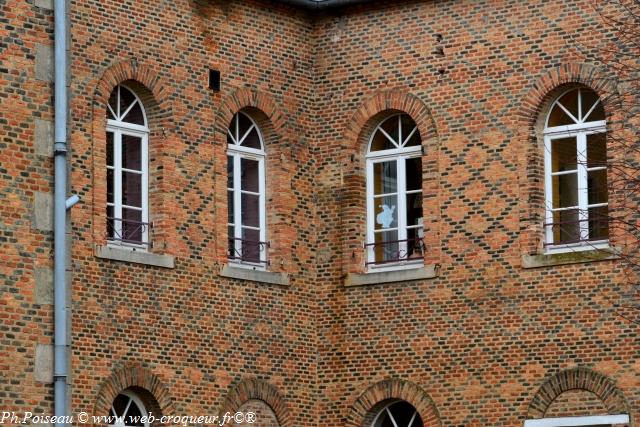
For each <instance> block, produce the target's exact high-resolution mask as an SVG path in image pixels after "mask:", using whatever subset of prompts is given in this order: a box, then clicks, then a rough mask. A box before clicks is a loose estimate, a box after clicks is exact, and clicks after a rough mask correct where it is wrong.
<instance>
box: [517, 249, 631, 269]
mask: <svg viewBox="0 0 640 427" xmlns="http://www.w3.org/2000/svg"><path fill="white" fill-rule="evenodd" d="M618 258H620V252H619V250H617V249H616V248H611V247H607V248H603V249H590V250H581V251H569V252H558V253H547V254H535V255H523V256H522V268H538V267H549V266H553V265H565V264H580V263H584V262H596V261H606V260H611V259H618Z"/></svg>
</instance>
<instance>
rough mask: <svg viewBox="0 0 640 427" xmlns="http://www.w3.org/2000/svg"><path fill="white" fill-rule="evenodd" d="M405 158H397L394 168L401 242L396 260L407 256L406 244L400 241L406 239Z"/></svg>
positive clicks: (399, 238)
mask: <svg viewBox="0 0 640 427" xmlns="http://www.w3.org/2000/svg"><path fill="white" fill-rule="evenodd" d="M406 160H407V159H406V158H405V157H399V158H398V160H397V161H396V162H397V166H396V171H397V176H396V183H397V190H398V210H397V214H398V240H401V242H400V243H399V244H398V258H401V257H402V256H401V255H406V254H407V250H408V249H407V248H408V244H407V243H408V242H403V241H402V240H406V239H407V183H406V172H405V171H406V165H405V162H406Z"/></svg>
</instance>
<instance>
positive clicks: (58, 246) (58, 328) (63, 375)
mask: <svg viewBox="0 0 640 427" xmlns="http://www.w3.org/2000/svg"><path fill="white" fill-rule="evenodd" d="M66 3H67V0H55V5H54V27H55V28H54V31H55V33H54V34H55V83H54V99H55V107H54V108H55V113H54V114H55V143H54V147H53V153H54V168H55V172H54V174H55V176H54V186H55V189H54V191H55V194H54V228H53V233H54V236H53V239H54V241H53V250H54V348H55V350H54V368H53V380H54V407H55V408H54V410H55V416H56V417H66V416H67V415H68V412H67V410H68V402H67V376H68V372H67V371H68V364H69V361H68V351H67V347H68V343H67V333H68V320H67V319H68V317H67V280H66V265H67V252H66V250H67V248H66V246H67V245H66V240H67V239H66V237H67V236H66V232H67V230H66V218H67V207H66V202H67V111H68V100H67V59H68V58H67V4H66ZM58 419H59V418H58ZM56 425H58V426H66V425H67V423H64V422H57V423H56Z"/></svg>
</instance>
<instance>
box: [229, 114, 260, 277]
mask: <svg viewBox="0 0 640 427" xmlns="http://www.w3.org/2000/svg"><path fill="white" fill-rule="evenodd" d="M227 201H228V205H227V206H228V212H229V217H228V230H229V253H228V257H229V261H231V262H236V263H242V264H250V265H254V266H261V267H266V265H267V246H268V245H267V242H266V213H265V151H264V142H263V139H262V134H261V132H260V129H259V128H258V125H257V124H256V123H255V122H254V121H253V119H252V118H251V117H249V115H247V114H245V113H243V112H238V113H237V114H236V115H235V116H234V117H233V119H232V120H231V124H230V125H229V129H228V131H227Z"/></svg>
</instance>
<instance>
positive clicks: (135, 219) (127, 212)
mask: <svg viewBox="0 0 640 427" xmlns="http://www.w3.org/2000/svg"><path fill="white" fill-rule="evenodd" d="M122 220H123V221H122V239H123V240H125V241H128V242H142V232H143V231H144V229H145V227H146V225H145V224H142V212H141V211H137V210H134V209H127V208H122Z"/></svg>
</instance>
